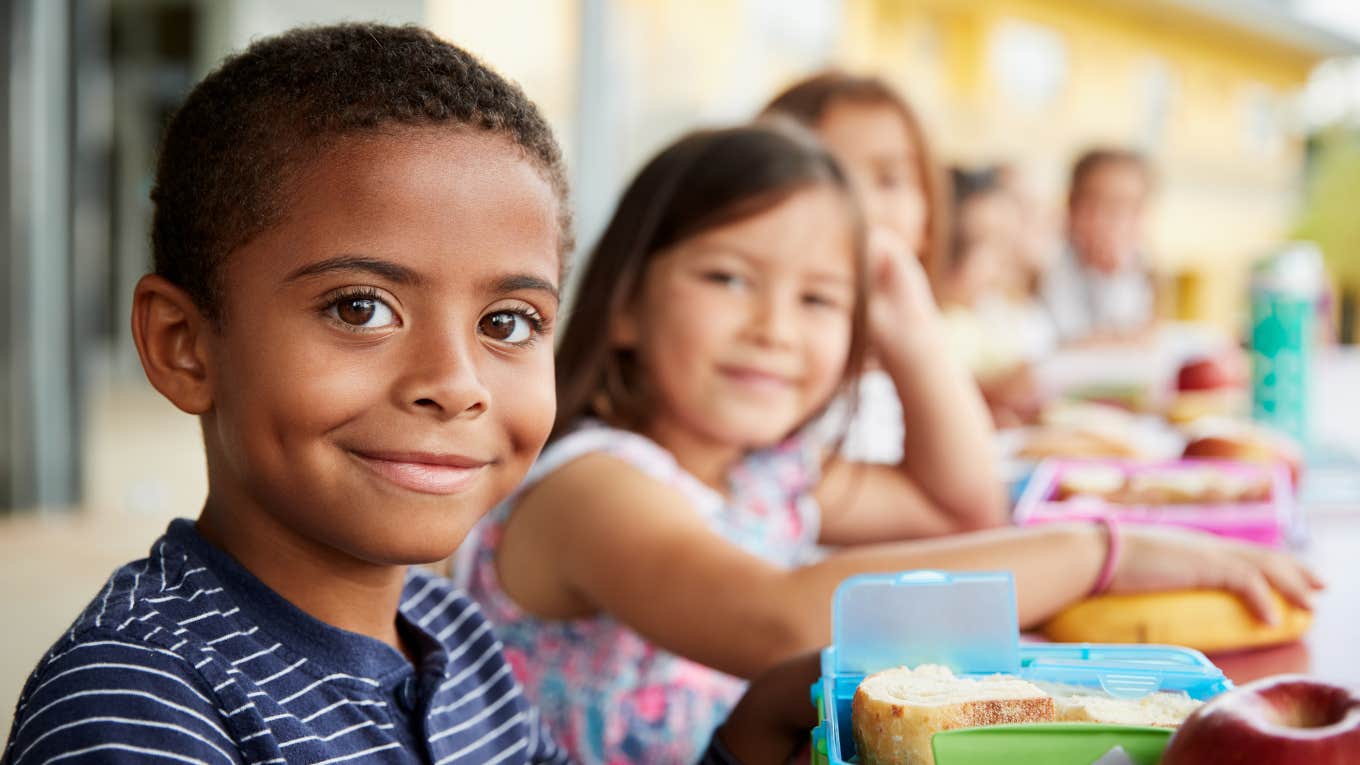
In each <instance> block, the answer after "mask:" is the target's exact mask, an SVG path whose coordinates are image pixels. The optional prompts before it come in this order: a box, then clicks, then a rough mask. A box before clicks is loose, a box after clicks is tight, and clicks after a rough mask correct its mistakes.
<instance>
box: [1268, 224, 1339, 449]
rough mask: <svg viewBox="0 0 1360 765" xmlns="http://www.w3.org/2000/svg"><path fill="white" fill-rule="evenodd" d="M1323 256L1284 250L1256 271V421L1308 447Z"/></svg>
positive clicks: (1309, 249) (1304, 247)
mask: <svg viewBox="0 0 1360 765" xmlns="http://www.w3.org/2000/svg"><path fill="white" fill-rule="evenodd" d="M1322 283H1323V268H1322V254H1321V253H1320V252H1318V249H1317V247H1315V246H1313V245H1312V244H1310V243H1307V242H1296V243H1294V244H1290V245H1287V246H1285V247H1282V248H1281V249H1279V250H1278V251H1276V252H1275V253H1274V254H1272V255H1271V256H1270V257H1268V258H1266V259H1264V260H1262V261H1261V262H1260V263H1258V264H1257V265H1256V267H1255V268H1254V269H1253V270H1252V279H1251V338H1250V339H1251V368H1252V381H1251V392H1252V419H1255V420H1257V421H1258V422H1260V423H1262V424H1264V425H1267V426H1269V427H1271V428H1272V429H1274V430H1278V431H1280V432H1282V433H1287V434H1289V435H1290V436H1292V437H1293V438H1294V439H1296V440H1297V441H1298V442H1299V443H1300V444H1301V445H1303V446H1305V447H1306V446H1307V445H1308V436H1309V418H1310V414H1311V413H1310V412H1309V406H1308V404H1309V399H1310V398H1312V391H1311V384H1312V366H1313V345H1314V333H1315V332H1316V318H1317V305H1318V299H1319V298H1320V296H1321V294H1322Z"/></svg>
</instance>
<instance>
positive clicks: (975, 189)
mask: <svg viewBox="0 0 1360 765" xmlns="http://www.w3.org/2000/svg"><path fill="white" fill-rule="evenodd" d="M949 185H950V188H951V189H952V192H953V193H952V196H953V200H954V209H953V211H952V213H951V214H950V216H949V217H950V220H951V221H952V224H953V228H952V231H951V234H950V236H949V242H950V247H949V255H948V258H947V263H946V265H947V267H948V268H949V269H954V268H958V267H959V266H961V265H963V256H964V253H965V250H966V249H967V247H968V244H969V243H968V241H967V238H966V237H965V236H964V234H963V223H964V215H963V208H964V205H966V204H968V203H969V202H970V201H972V200H973V199H974V198H976V197H980V196H985V195H987V194H996V193H1002V192H1003V188H1002V186H1001V169H1000V168H999V167H997V166H995V165H988V166H986V167H980V168H966V167H957V166H955V167H951V168H949Z"/></svg>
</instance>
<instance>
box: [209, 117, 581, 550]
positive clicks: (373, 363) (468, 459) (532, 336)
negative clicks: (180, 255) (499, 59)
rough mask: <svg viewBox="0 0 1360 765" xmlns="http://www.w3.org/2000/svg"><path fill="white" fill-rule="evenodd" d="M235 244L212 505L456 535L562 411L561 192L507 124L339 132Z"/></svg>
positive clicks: (228, 278)
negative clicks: (282, 202)
mask: <svg viewBox="0 0 1360 765" xmlns="http://www.w3.org/2000/svg"><path fill="white" fill-rule="evenodd" d="M294 180H295V182H294V183H293V184H290V185H288V186H286V187H285V191H286V193H287V194H288V196H287V208H286V209H285V212H284V220H283V221H282V222H281V223H279V224H278V225H276V226H274V227H272V228H270V229H269V230H267V231H265V232H264V233H262V234H261V235H259V236H258V237H256V238H255V239H253V240H252V241H250V242H249V243H248V244H247V245H245V246H244V247H242V248H240V249H238V250H237V251H235V252H233V253H232V254H231V255H230V257H229V258H228V262H227V264H226V266H225V271H224V273H223V276H224V277H225V280H224V281H225V285H226V290H225V292H226V295H225V297H224V299H223V300H224V302H223V308H224V316H225V319H224V323H223V325H222V328H221V330H220V331H219V332H216V333H209V335H208V337H207V341H206V342H207V344H208V353H207V356H208V358H210V359H211V362H210V364H209V365H208V367H207V368H208V378H209V382H210V385H211V391H212V402H211V409H210V410H209V411H207V412H206V414H205V415H204V416H203V424H204V434H205V439H206V441H207V449H208V459H209V482H210V492H211V497H210V499H209V503H210V505H211V504H212V503H218V504H220V505H222V507H223V509H224V510H225V511H226V512H227V513H229V514H230V515H229V516H228V517H229V518H237V517H240V516H239V514H240V513H246V512H254V513H257V514H263V515H264V516H269V517H270V522H271V523H276V524H277V525H278V526H280V527H282V528H284V529H286V530H287V531H288V532H292V533H295V534H296V535H297V536H298V538H299V539H301V540H306V541H310V542H316V543H320V544H322V545H324V546H327V547H330V548H334V549H336V550H338V551H340V552H342V553H345V554H348V555H350V556H353V557H356V558H359V559H361V560H365V561H369V562H373V563H383V564H392V563H412V562H421V561H432V560H437V559H440V558H442V557H445V556H447V555H448V554H449V553H451V552H452V551H453V550H454V548H455V547H456V546H457V545H458V544H459V543H460V542H461V541H462V539H463V537H464V535H465V534H466V532H467V530H468V529H469V527H471V526H472V524H474V523H475V522H476V521H477V520H478V519H479V518H480V517H481V516H482V515H483V514H484V513H485V512H486V511H487V510H488V509H490V508H491V507H492V506H493V505H494V504H495V503H497V502H498V501H500V500H501V499H503V498H504V497H505V496H506V495H507V494H508V493H509V492H510V491H511V490H512V489H513V488H514V487H515V486H516V484H518V483H519V481H520V480H521V479H522V478H523V477H524V474H525V472H526V471H527V470H528V468H529V466H530V464H531V463H532V462H533V460H534V459H535V457H536V456H537V454H538V452H539V449H540V448H541V447H542V445H543V442H544V441H545V440H546V438H547V436H548V432H549V430H550V428H551V426H552V421H553V414H554V407H555V396H554V382H553V344H552V338H551V336H550V335H548V334H547V331H546V330H547V328H548V327H550V326H551V324H552V322H553V321H554V319H555V315H556V313H557V308H558V300H557V282H558V272H559V254H558V219H557V215H558V208H557V205H558V203H557V200H556V198H555V196H554V193H553V191H552V189H551V188H550V186H549V185H548V183H547V182H546V181H545V180H544V179H543V178H542V176H541V175H540V173H539V172H538V171H537V170H536V169H535V167H534V166H533V165H532V164H531V163H530V162H529V161H527V160H526V159H524V156H523V154H522V152H521V151H520V150H519V149H517V148H516V147H515V146H513V145H512V144H511V143H510V142H509V141H508V140H507V139H505V138H502V137H500V136H495V135H490V134H486V133H478V132H472V131H468V132H461V133H460V132H456V131H453V130H449V129H447V128H443V129H435V128H421V129H413V128H399V129H396V130H394V131H389V132H387V133H384V134H380V135H371V136H364V137H347V138H343V139H341V140H339V141H338V142H337V143H336V144H335V145H334V146H333V147H332V148H331V149H329V150H327V151H326V152H325V153H324V154H323V155H322V156H321V157H320V158H319V159H318V160H317V161H316V162H314V163H312V164H311V165H310V166H309V167H308V168H307V169H306V170H305V171H304V172H303V173H301V174H300V176H299V177H297V178H296V179H294Z"/></svg>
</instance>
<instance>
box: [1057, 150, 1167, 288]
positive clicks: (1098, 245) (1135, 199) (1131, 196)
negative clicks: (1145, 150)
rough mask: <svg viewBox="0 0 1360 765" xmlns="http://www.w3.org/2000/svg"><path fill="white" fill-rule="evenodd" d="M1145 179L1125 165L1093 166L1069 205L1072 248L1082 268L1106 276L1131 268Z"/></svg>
mask: <svg viewBox="0 0 1360 765" xmlns="http://www.w3.org/2000/svg"><path fill="white" fill-rule="evenodd" d="M1147 192H1148V189H1147V178H1146V177H1145V176H1144V175H1143V171H1142V170H1141V169H1140V168H1139V167H1138V166H1137V165H1134V164H1132V163H1129V162H1106V163H1104V164H1101V165H1098V166H1096V167H1095V168H1094V169H1092V170H1091V171H1090V172H1089V173H1088V174H1087V176H1086V178H1085V179H1084V180H1083V181H1082V183H1081V188H1080V189H1078V190H1077V193H1076V194H1074V195H1073V197H1072V199H1071V202H1070V204H1069V211H1068V213H1069V219H1068V230H1069V233H1070V235H1071V238H1072V246H1073V248H1075V250H1076V252H1077V254H1078V256H1079V257H1080V258H1081V260H1082V262H1083V263H1085V264H1086V265H1088V266H1090V267H1092V268H1094V269H1096V270H1098V271H1100V272H1102V273H1107V274H1112V273H1115V272H1118V271H1120V270H1122V269H1124V268H1128V267H1129V266H1131V265H1133V262H1134V260H1135V259H1136V258H1137V255H1138V247H1139V240H1140V237H1141V233H1142V232H1141V228H1142V225H1143V208H1144V206H1145V203H1146V201H1147Z"/></svg>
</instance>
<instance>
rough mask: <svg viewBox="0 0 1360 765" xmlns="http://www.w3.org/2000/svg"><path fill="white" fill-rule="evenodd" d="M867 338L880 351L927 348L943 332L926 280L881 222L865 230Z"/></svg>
mask: <svg viewBox="0 0 1360 765" xmlns="http://www.w3.org/2000/svg"><path fill="white" fill-rule="evenodd" d="M868 255H869V263H868V265H869V337H870V342H871V346H870V347H871V348H872V349H873V351H874V352H875V353H876V354H878V355H879V356H883V355H888V354H891V353H893V352H894V350H903V349H905V350H908V351H911V350H915V349H918V348H921V347H923V346H926V347H931V348H932V349H933V345H932V344H933V343H937V342H939V340H940V338H941V336H942V328H941V327H940V311H939V309H938V308H937V307H936V305H935V297H934V295H933V294H931V291H930V280H929V279H927V278H926V272H925V269H924V268H922V267H921V261H920V260H919V259H918V258H917V257H916V254H915V253H914V252H911V251H910V250H909V249H907V247H906V245H905V243H904V242H903V241H902V238H901V237H900V236H898V235H897V234H895V233H893V231H892V230H890V229H887V228H884V227H882V226H874V227H872V228H870V229H869V253H868Z"/></svg>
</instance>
